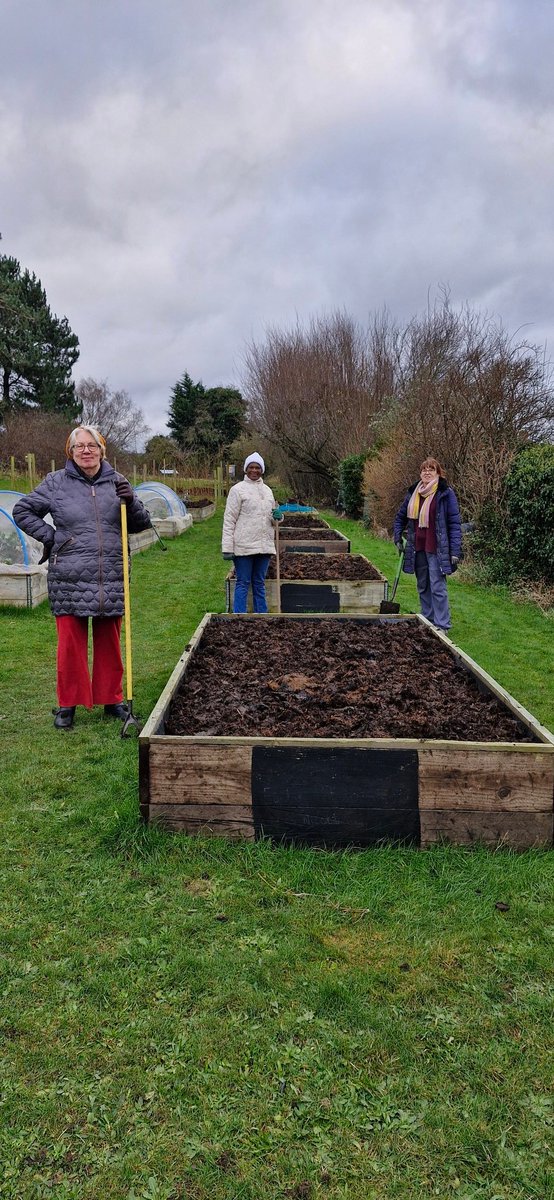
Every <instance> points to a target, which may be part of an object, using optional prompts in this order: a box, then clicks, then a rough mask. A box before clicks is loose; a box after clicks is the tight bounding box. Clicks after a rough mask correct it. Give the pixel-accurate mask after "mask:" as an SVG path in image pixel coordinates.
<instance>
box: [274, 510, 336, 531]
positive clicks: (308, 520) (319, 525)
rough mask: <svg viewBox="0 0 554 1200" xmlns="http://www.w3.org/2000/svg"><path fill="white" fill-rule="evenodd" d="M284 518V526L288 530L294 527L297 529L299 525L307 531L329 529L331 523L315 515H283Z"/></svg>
mask: <svg viewBox="0 0 554 1200" xmlns="http://www.w3.org/2000/svg"><path fill="white" fill-rule="evenodd" d="M283 516H284V522H283V524H284V525H286V526H287V528H290V527H291V526H294V528H295V529H297V528H298V526H299V525H301V526H302V528H306V529H328V528H329V522H328V521H324V520H323V517H316V516H315V515H314V513H283Z"/></svg>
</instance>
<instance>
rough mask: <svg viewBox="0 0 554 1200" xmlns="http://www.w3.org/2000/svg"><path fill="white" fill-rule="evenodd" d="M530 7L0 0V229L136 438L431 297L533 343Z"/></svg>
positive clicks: (543, 335) (541, 335) (546, 132)
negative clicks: (311, 348)
mask: <svg viewBox="0 0 554 1200" xmlns="http://www.w3.org/2000/svg"><path fill="white" fill-rule="evenodd" d="M553 33H554V5H553V4H552V2H551V0H0V44H1V45H2V56H1V61H2V68H1V73H0V147H1V153H0V231H1V232H2V237H3V240H2V243H1V245H0V250H1V251H2V252H3V253H4V254H11V255H14V256H15V257H16V258H18V259H19V261H20V262H21V265H22V266H23V267H29V268H30V269H31V270H34V271H35V272H36V274H37V275H38V276H39V277H40V279H41V281H42V284H43V286H44V288H45V289H46V293H47V296H48V300H49V302H50V304H51V307H52V309H53V311H54V312H56V313H57V314H58V316H63V315H65V316H67V318H68V320H69V323H70V325H71V327H72V329H73V330H74V332H75V333H76V334H77V336H78V337H79V341H80V348H81V354H80V359H79V361H78V363H77V366H76V369H75V378H76V380H77V381H78V380H79V379H80V378H82V377H83V376H92V377H93V378H94V379H97V380H102V379H106V380H107V382H108V385H109V386H110V387H111V388H112V389H113V390H116V389H120V388H123V389H125V390H127V391H128V392H129V393H130V395H131V396H132V398H133V400H134V402H135V404H136V405H137V406H138V407H140V408H141V409H142V411H143V413H144V417H145V419H146V421H147V423H148V425H149V426H150V427H151V429H152V432H162V433H163V432H166V428H165V425H166V417H167V411H168V405H169V400H170V391H171V388H172V386H173V385H174V383H175V382H176V380H177V379H178V378H179V376H180V375H182V373H183V372H184V371H185V370H187V371H188V372H189V373H190V374H191V375H192V377H193V379H194V380H197V379H201V380H202V381H203V382H204V384H205V385H206V386H209V387H212V386H216V385H220V384H221V385H233V386H238V387H240V386H241V378H242V358H243V354H244V349H245V346H246V344H247V343H248V342H250V341H252V340H254V341H256V342H260V341H263V340H264V331H265V330H266V328H267V327H268V326H270V325H277V326H279V327H281V328H285V327H286V328H289V327H291V326H292V325H293V324H294V323H295V322H296V320H297V319H298V320H300V321H301V322H302V323H307V322H308V321H309V319H310V317H311V316H313V315H316V314H317V315H322V314H323V313H328V312H331V311H333V310H335V309H337V308H340V309H343V310H345V311H346V312H347V313H349V314H351V315H353V316H354V317H356V318H358V320H359V321H360V322H361V323H362V324H365V323H366V322H367V320H368V317H369V315H370V314H371V313H373V312H375V311H376V310H378V309H380V308H382V306H383V305H386V306H387V307H388V308H389V309H390V312H391V314H392V315H393V316H394V317H396V318H397V319H398V320H399V321H404V320H405V319H408V318H409V317H410V316H412V315H413V314H414V313H418V312H423V311H424V309H425V308H426V306H427V302H428V296H429V294H430V295H431V298H432V297H433V296H436V295H437V294H438V291H439V288H440V286H441V285H446V286H448V287H449V288H450V293H451V299H452V302H453V303H454V304H455V305H457V304H459V303H463V302H466V301H467V302H469V303H470V304H471V305H472V306H474V307H476V308H479V309H480V310H482V311H487V312H489V313H491V314H493V315H495V316H498V317H500V318H501V319H502V321H503V323H504V325H505V327H506V328H507V329H508V330H509V331H510V332H515V331H516V330H517V329H518V328H519V327H521V326H525V329H524V331H523V332H524V334H525V336H527V337H528V338H529V339H530V340H532V341H534V342H539V343H541V344H543V343H546V344H547V352H548V354H549V356H551V354H552V346H553V345H554V189H553V182H554V181H553V175H554V144H553V132H554V120H553V83H552V80H553V78H554V72H553V69H552V52H553Z"/></svg>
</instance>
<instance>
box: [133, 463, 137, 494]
mask: <svg viewBox="0 0 554 1200" xmlns="http://www.w3.org/2000/svg"><path fill="white" fill-rule="evenodd" d="M136 486H137V464H136V463H133V487H134V488H136Z"/></svg>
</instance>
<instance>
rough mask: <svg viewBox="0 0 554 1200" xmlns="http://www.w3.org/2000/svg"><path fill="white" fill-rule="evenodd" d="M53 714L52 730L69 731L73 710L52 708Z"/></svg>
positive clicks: (72, 719) (73, 714) (73, 716)
mask: <svg viewBox="0 0 554 1200" xmlns="http://www.w3.org/2000/svg"><path fill="white" fill-rule="evenodd" d="M52 712H53V713H55V717H54V729H71V727H72V725H73V721H74V718H75V708H74V707H73V708H53V709H52Z"/></svg>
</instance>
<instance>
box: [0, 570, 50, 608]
mask: <svg viewBox="0 0 554 1200" xmlns="http://www.w3.org/2000/svg"><path fill="white" fill-rule="evenodd" d="M47 599H48V582H47V574H46V567H43V566H40V567H39V566H35V567H22V566H21V567H20V566H9V565H7V564H6V563H0V604H2V605H5V604H9V605H15V607H16V608H36V606H37V605H38V604H42V601H43V600H47Z"/></svg>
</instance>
